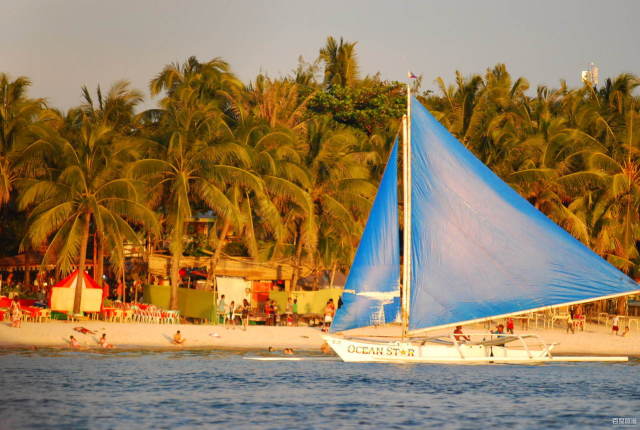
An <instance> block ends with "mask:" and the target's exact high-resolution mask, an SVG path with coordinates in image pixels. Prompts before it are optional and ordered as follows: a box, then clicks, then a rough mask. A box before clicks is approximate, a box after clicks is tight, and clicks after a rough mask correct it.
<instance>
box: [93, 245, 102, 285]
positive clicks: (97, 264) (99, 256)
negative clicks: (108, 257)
mask: <svg viewBox="0 0 640 430" xmlns="http://www.w3.org/2000/svg"><path fill="white" fill-rule="evenodd" d="M95 244H96V247H97V248H98V253H97V257H96V261H94V264H95V268H96V270H95V273H94V275H95V277H96V282H98V285H100V286H101V287H102V274H103V273H104V241H103V240H102V235H101V234H98V233H96V241H95Z"/></svg>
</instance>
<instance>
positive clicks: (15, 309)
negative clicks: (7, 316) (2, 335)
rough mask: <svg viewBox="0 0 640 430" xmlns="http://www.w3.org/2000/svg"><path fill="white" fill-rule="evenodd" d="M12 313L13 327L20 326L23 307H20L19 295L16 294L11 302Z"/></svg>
mask: <svg viewBox="0 0 640 430" xmlns="http://www.w3.org/2000/svg"><path fill="white" fill-rule="evenodd" d="M10 313H11V327H15V328H20V324H22V309H21V308H20V301H19V299H18V296H15V297H14V298H13V301H12V302H11V309H10Z"/></svg>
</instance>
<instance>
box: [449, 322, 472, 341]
mask: <svg viewBox="0 0 640 430" xmlns="http://www.w3.org/2000/svg"><path fill="white" fill-rule="evenodd" d="M453 334H454V338H455V339H456V341H457V342H469V341H470V340H471V338H470V337H469V336H466V335H464V334H462V326H461V325H457V326H456V329H455V330H454V331H453Z"/></svg>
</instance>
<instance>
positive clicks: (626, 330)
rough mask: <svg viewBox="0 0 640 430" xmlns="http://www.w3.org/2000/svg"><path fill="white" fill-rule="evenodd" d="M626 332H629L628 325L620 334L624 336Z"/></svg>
mask: <svg viewBox="0 0 640 430" xmlns="http://www.w3.org/2000/svg"><path fill="white" fill-rule="evenodd" d="M628 334H629V326H626V327H625V328H624V331H623V332H622V334H621V335H620V336H622V337H625V336H626V335H628Z"/></svg>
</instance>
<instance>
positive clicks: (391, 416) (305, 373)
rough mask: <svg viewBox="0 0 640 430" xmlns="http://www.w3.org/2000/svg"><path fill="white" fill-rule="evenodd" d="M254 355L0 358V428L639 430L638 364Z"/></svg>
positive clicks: (23, 354)
mask: <svg viewBox="0 0 640 430" xmlns="http://www.w3.org/2000/svg"><path fill="white" fill-rule="evenodd" d="M256 355H259V353H258V352H254V353H247V352H220V351H202V350H200V351H172V352H166V351H164V352H158V351H100V352H98V351H67V350H46V349H45V350H38V351H21V350H10V351H1V352H0V429H2V430H4V429H11V430H13V429H27V428H29V429H200V428H221V429H244V428H247V429H254V428H255V429H404V428H419V429H424V428H445V429H449V428H451V429H483V428H509V429H554V428H558V429H573V428H575V429H581V430H582V429H587V428H598V429H600V428H618V427H625V428H638V429H640V361H638V360H632V361H631V362H629V363H621V364H614V363H611V364H604V363H601V364H599V363H576V364H555V363H554V364H546V365H540V366H512V365H494V366H447V365H389V364H349V363H343V362H341V361H338V359H333V358H330V357H321V356H316V355H311V354H309V355H305V357H308V359H306V360H304V361H299V362H291V361H254V360H247V359H245V357H247V356H256ZM298 355H304V354H302V353H299V354H298ZM275 357H277V355H275ZM625 418H626V419H627V421H625ZM619 420H620V421H619ZM634 421H635V424H634ZM625 423H626V425H625Z"/></svg>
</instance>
